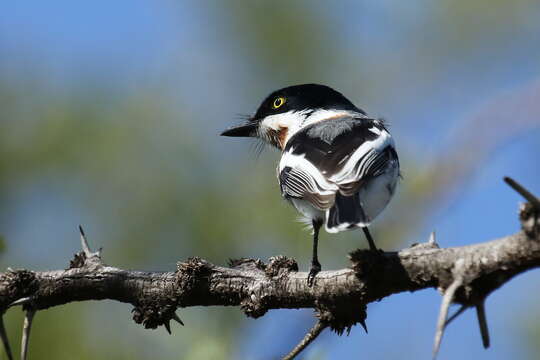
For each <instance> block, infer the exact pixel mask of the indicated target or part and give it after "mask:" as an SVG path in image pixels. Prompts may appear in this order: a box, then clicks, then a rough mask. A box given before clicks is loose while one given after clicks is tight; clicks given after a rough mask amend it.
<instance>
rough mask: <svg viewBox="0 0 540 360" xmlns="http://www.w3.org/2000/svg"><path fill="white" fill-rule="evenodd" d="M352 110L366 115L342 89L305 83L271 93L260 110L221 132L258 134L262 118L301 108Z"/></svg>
mask: <svg viewBox="0 0 540 360" xmlns="http://www.w3.org/2000/svg"><path fill="white" fill-rule="evenodd" d="M318 109H325V110H329V109H333V110H349V111H356V112H359V113H361V114H364V115H365V112H364V111H362V110H360V109H359V108H357V107H356V106H354V105H353V103H351V102H350V101H349V100H348V99H347V98H346V97H345V96H343V95H342V94H341V93H340V92H338V91H336V90H334V89H332V88H331V87H329V86H326V85H318V84H303V85H294V86H289V87H286V88H283V89H279V90H276V91H274V92H273V93H271V94H270V95H268V96H267V97H266V99H264V101H263V102H262V104H261V105H260V106H259V108H258V109H257V112H256V113H255V115H253V117H251V118H250V119H249V121H248V122H247V123H246V124H244V125H241V126H237V127H233V128H230V129H228V130H226V131H225V132H223V133H222V134H221V135H224V136H255V135H256V130H257V126H258V124H259V122H260V121H262V120H263V119H264V118H265V117H267V116H269V115H275V114H281V113H285V112H288V111H291V110H292V111H302V110H313V111H315V110H318Z"/></svg>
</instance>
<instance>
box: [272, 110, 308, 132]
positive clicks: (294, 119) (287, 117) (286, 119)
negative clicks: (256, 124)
mask: <svg viewBox="0 0 540 360" xmlns="http://www.w3.org/2000/svg"><path fill="white" fill-rule="evenodd" d="M304 118H305V117H304V113H303V112H299V111H292V110H291V111H287V112H286V113H282V114H276V115H269V116H267V117H265V118H264V120H263V121H262V126H263V127H266V128H269V129H272V130H276V131H279V130H281V129H282V128H287V129H292V128H294V127H296V126H300V125H301V124H302V121H304Z"/></svg>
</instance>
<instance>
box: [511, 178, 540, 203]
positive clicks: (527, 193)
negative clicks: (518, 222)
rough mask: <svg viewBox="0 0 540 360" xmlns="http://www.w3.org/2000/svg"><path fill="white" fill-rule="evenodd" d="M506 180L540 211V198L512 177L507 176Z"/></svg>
mask: <svg viewBox="0 0 540 360" xmlns="http://www.w3.org/2000/svg"><path fill="white" fill-rule="evenodd" d="M504 181H505V182H506V183H507V184H508V185H509V186H510V187H511V188H512V189H514V190H516V191H517V192H518V193H519V194H520V195H521V196H523V197H524V198H525V199H526V200H527V201H528V202H529V204H531V205H532V206H533V207H534V208H535V209H536V211H540V199H538V198H537V197H536V196H534V195H533V194H532V193H531V192H530V191H529V190H527V189H525V188H524V187H523V186H522V185H521V184H519V183H518V182H517V181H515V180H514V179H512V178H511V177H508V176H505V177H504Z"/></svg>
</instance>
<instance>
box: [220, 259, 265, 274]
mask: <svg viewBox="0 0 540 360" xmlns="http://www.w3.org/2000/svg"><path fill="white" fill-rule="evenodd" d="M229 266H230V267H232V268H234V269H238V270H263V271H265V270H266V265H265V263H263V262H262V261H261V260H260V259H248V258H240V259H229Z"/></svg>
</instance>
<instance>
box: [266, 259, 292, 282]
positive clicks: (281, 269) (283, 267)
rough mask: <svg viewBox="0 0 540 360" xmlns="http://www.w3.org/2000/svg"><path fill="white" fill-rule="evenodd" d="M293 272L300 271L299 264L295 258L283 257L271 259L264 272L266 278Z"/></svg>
mask: <svg viewBox="0 0 540 360" xmlns="http://www.w3.org/2000/svg"><path fill="white" fill-rule="evenodd" d="M291 271H298V263H297V262H296V260H294V259H293V258H288V257H286V256H283V255H278V256H273V257H271V258H270V260H269V261H268V265H267V266H266V269H265V270H264V272H265V273H266V276H269V277H274V276H278V275H283V274H288V273H289V272H291Z"/></svg>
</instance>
